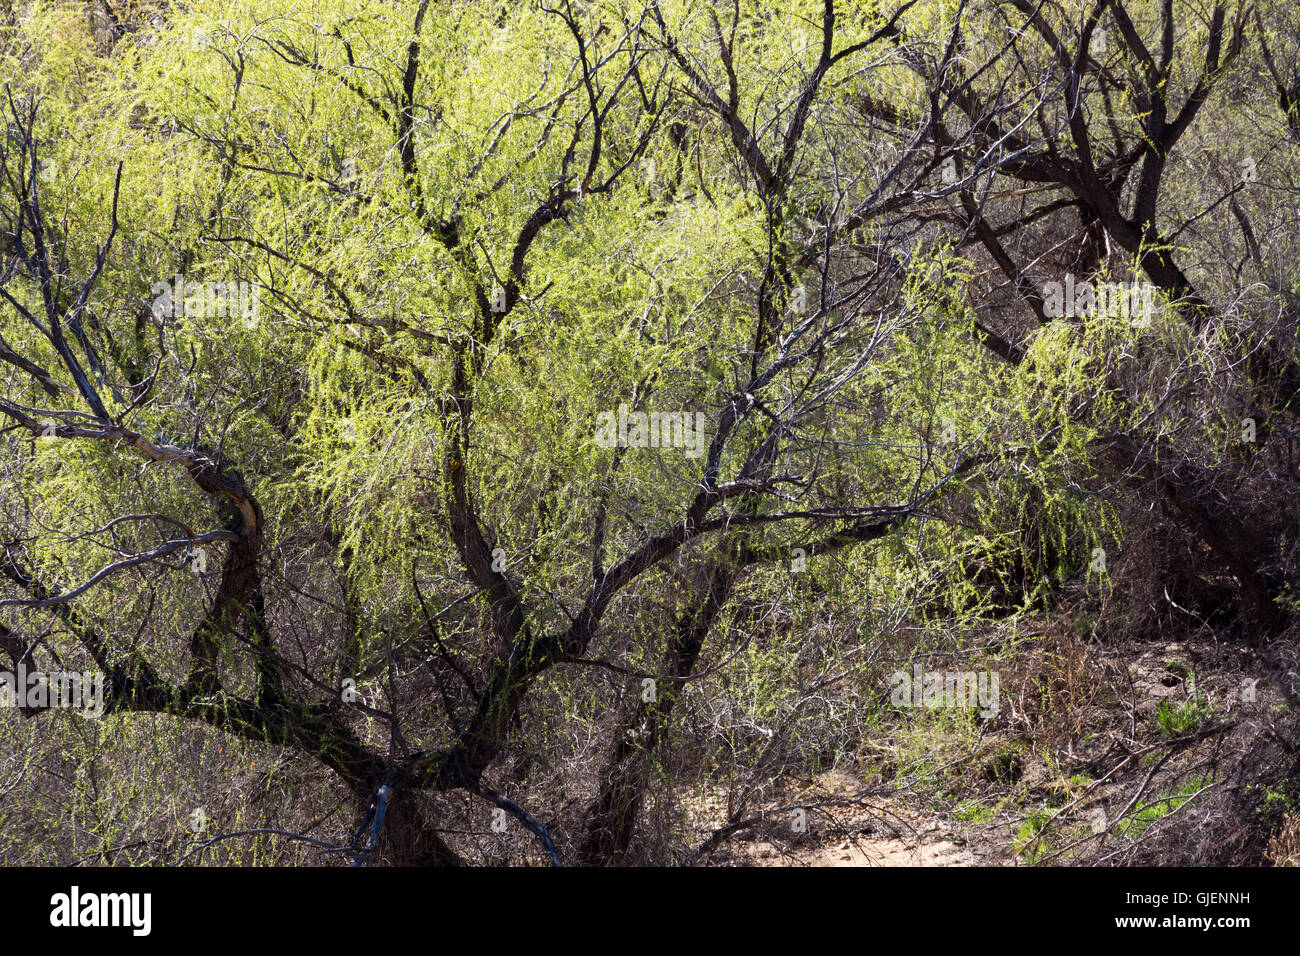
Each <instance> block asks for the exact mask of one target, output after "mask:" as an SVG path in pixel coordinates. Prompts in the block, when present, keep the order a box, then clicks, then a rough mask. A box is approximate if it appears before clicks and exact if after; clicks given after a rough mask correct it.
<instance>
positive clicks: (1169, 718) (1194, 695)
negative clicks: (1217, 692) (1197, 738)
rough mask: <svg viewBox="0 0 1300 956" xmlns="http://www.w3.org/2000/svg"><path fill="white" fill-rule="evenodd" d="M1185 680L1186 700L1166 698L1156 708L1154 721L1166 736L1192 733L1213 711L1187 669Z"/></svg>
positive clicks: (1204, 722)
mask: <svg viewBox="0 0 1300 956" xmlns="http://www.w3.org/2000/svg"><path fill="white" fill-rule="evenodd" d="M1186 680H1187V690H1188V694H1189V696H1188V698H1187V700H1182V701H1177V702H1175V701H1173V700H1170V699H1168V698H1166V699H1165V700H1162V701H1161V702H1160V706H1159V707H1158V708H1156V723H1157V724H1159V725H1160V732H1161V734H1163V735H1164V736H1166V737H1182V736H1183V735H1185V734H1190V733H1194V732H1195V731H1197V730H1199V729H1200V728H1201V727H1203V726H1204V725H1205V724H1206V722H1207V721H1209V719H1210V716H1211V715H1212V714H1213V713H1214V705H1213V704H1211V703H1210V702H1209V701H1207V700H1206V699H1205V695H1204V694H1202V693H1201V692H1200V691H1199V690H1198V689H1197V687H1196V675H1195V674H1194V673H1191V672H1190V671H1189V672H1188V674H1187V678H1186Z"/></svg>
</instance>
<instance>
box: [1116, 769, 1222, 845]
mask: <svg viewBox="0 0 1300 956" xmlns="http://www.w3.org/2000/svg"><path fill="white" fill-rule="evenodd" d="M1209 783H1210V781H1209V780H1208V779H1206V778H1203V777H1197V778H1195V779H1192V780H1189V781H1188V782H1187V783H1185V784H1183V785H1182V786H1181V787H1176V788H1174V789H1173V790H1169V791H1166V792H1165V793H1163V794H1161V795H1160V797H1159V798H1158V799H1157V800H1155V801H1154V802H1152V803H1148V804H1147V805H1146V806H1143V807H1139V808H1138V809H1137V810H1136V811H1134V812H1133V813H1131V814H1130V815H1129V816H1127V817H1125V818H1124V819H1123V820H1122V821H1120V823H1119V824H1118V826H1116V827H1115V832H1116V833H1118V834H1120V835H1121V836H1141V835H1142V834H1143V833H1145V832H1146V830H1147V828H1148V827H1149V826H1151V824H1153V823H1155V822H1156V821H1157V820H1159V819H1161V818H1163V817H1167V816H1169V814H1171V813H1173V812H1174V811H1175V810H1177V809H1178V808H1179V807H1181V806H1182V805H1183V804H1184V803H1186V802H1187V801H1188V800H1190V799H1191V797H1192V795H1193V794H1194V793H1196V792H1197V791H1198V790H1202V789H1204V788H1205V787H1206V786H1208V785H1209Z"/></svg>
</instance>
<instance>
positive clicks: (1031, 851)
mask: <svg viewBox="0 0 1300 956" xmlns="http://www.w3.org/2000/svg"><path fill="white" fill-rule="evenodd" d="M1051 819H1052V812H1051V811H1050V810H1048V809H1047V808H1046V807H1040V808H1038V809H1035V810H1031V811H1029V815H1028V816H1027V817H1026V818H1025V819H1024V821H1023V822H1022V823H1021V824H1020V825H1019V826H1017V827H1016V828H1015V830H1014V831H1013V832H1012V834H1011V846H1012V848H1013V849H1014V850H1015V851H1016V855H1017V856H1023V857H1024V858H1025V859H1026V861H1027V862H1029V863H1037V862H1038V861H1039V860H1041V859H1042V858H1043V857H1044V856H1046V855H1047V853H1048V852H1049V851H1050V849H1051V845H1050V843H1049V842H1048V839H1047V825H1048V823H1049V821H1051Z"/></svg>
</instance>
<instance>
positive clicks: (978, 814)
mask: <svg viewBox="0 0 1300 956" xmlns="http://www.w3.org/2000/svg"><path fill="white" fill-rule="evenodd" d="M952 813H953V816H955V817H956V818H957V819H958V820H965V821H966V822H967V823H988V822H989V821H990V820H992V819H993V817H994V813H993V808H992V807H986V806H985V805H984V804H982V803H980V802H979V801H978V800H963V801H962V802H961V803H959V804H957V806H956V808H954V809H953V811H952Z"/></svg>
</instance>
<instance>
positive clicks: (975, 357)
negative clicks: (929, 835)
mask: <svg viewBox="0 0 1300 956" xmlns="http://www.w3.org/2000/svg"><path fill="white" fill-rule="evenodd" d="M0 76H2V77H3V84H4V101H3V104H2V105H3V112H4V114H5V132H4V138H3V141H2V142H0V368H2V370H3V372H2V374H0V415H2V416H3V420H4V425H5V427H4V430H3V432H0V442H2V446H0V447H3V454H2V456H0V468H3V484H2V485H0V539H2V540H3V543H4V552H3V566H0V572H3V575H2V576H0V650H3V651H4V652H5V654H6V655H7V657H8V658H9V660H10V664H11V669H12V668H16V667H17V666H18V665H19V664H20V663H23V664H24V665H25V666H27V667H28V668H29V669H33V670H34V669H38V668H40V669H44V670H47V671H50V670H58V669H63V670H94V671H98V672H100V673H103V674H104V675H105V676H106V683H107V692H106V701H105V703H106V712H105V714H104V716H103V717H102V718H100V719H99V720H97V721H88V720H86V719H84V718H82V717H80V716H78V715H75V714H71V713H67V712H49V713H39V714H37V712H36V711H35V710H24V711H22V712H21V713H18V712H9V713H6V714H5V715H4V716H3V717H0V726H3V728H4V735H5V742H4V744H3V745H2V746H0V753H3V759H4V761H5V765H6V767H7V768H9V770H10V773H8V774H6V779H7V781H9V783H7V784H6V791H5V793H4V797H3V798H0V799H4V800H5V801H6V802H5V803H3V804H0V806H3V807H4V810H3V813H4V816H5V820H6V826H5V827H4V828H3V831H2V832H0V854H2V855H3V856H4V857H5V858H6V859H12V860H31V861H45V862H48V861H64V862H68V861H74V860H91V861H98V862H131V861H145V860H157V859H162V858H168V859H171V858H175V857H177V856H179V855H181V854H182V853H183V852H184V847H183V846H182V844H181V843H180V842H178V841H181V840H183V839H186V838H188V839H191V840H193V839H194V837H193V834H192V833H187V832H186V831H187V830H190V829H193V822H194V821H193V819H192V818H194V817H195V815H197V814H201V816H199V817H198V819H199V820H200V822H202V823H204V826H214V829H211V830H205V833H206V834H207V837H211V836H212V835H213V834H215V833H217V832H218V830H219V831H222V832H224V833H235V832H236V831H242V830H247V829H254V828H263V829H278V830H281V831H285V835H282V836H276V835H275V834H270V833H261V834H255V835H251V836H232V837H230V839H221V840H218V841H216V842H211V843H205V844H204V845H203V846H201V847H199V848H198V855H197V856H195V857H193V858H194V859H207V860H210V861H217V860H233V861H240V862H261V861H283V860H293V859H296V860H308V859H310V860H319V859H321V857H320V856H319V853H318V851H319V849H320V847H319V846H317V845H315V844H311V843H308V842H305V841H303V840H301V839H298V838H297V837H295V836H293V834H298V835H300V836H302V835H309V836H311V837H312V838H313V839H316V840H319V841H322V842H324V843H327V844H332V845H335V846H340V847H343V846H347V847H351V848H353V849H360V848H362V847H363V846H364V844H365V843H366V841H367V840H368V839H369V838H370V834H371V833H372V831H373V833H374V834H375V836H376V837H377V838H378V839H379V840H380V841H381V843H382V845H381V846H380V847H379V848H378V849H377V850H375V851H374V852H373V853H371V854H370V856H369V857H363V858H366V859H375V860H377V859H381V858H382V859H386V860H390V861H398V862H437V863H485V862H493V861H502V860H513V861H516V862H520V861H523V860H525V859H528V860H543V859H547V858H562V859H563V860H564V861H565V862H583V863H591V864H607V863H612V862H616V861H619V860H623V859H636V860H660V861H683V860H689V859H694V858H695V857H694V855H693V853H694V849H695V846H694V843H695V842H698V841H697V840H696V837H695V836H694V835H693V834H695V833H697V828H696V827H695V825H696V824H697V823H698V822H699V821H698V819H697V818H698V817H700V816H701V815H702V818H703V822H704V823H705V824H706V825H707V826H708V827H709V828H716V827H723V828H725V827H727V826H728V825H731V826H735V827H739V825H741V824H742V823H744V821H746V820H748V819H749V818H751V817H752V816H753V814H755V813H756V812H758V811H760V810H761V809H763V808H764V807H767V806H770V805H771V801H772V800H773V799H774V798H775V795H776V794H778V793H779V791H780V786H781V781H782V780H783V779H785V778H786V777H788V775H790V774H792V773H803V772H811V771H815V770H817V769H819V768H824V767H826V766H830V765H832V764H835V763H836V762H837V761H838V760H839V759H840V758H841V756H842V755H843V754H845V753H850V752H854V753H857V752H859V751H860V749H861V747H862V746H863V742H864V741H870V740H872V739H875V738H876V737H879V736H881V735H884V734H886V733H887V723H888V719H889V717H888V708H889V687H890V685H889V681H888V679H887V676H886V675H887V674H888V673H889V672H890V671H892V670H894V669H895V668H896V666H898V665H897V663H896V662H897V661H900V660H911V659H913V656H914V655H918V654H920V655H923V654H926V653H933V652H937V651H942V652H944V653H956V654H965V655H966V657H965V658H964V659H966V660H967V661H968V662H969V664H968V665H967V666H970V667H976V666H987V665H988V663H989V661H991V660H994V659H995V658H997V656H998V655H999V654H1001V653H1002V652H1003V649H1004V648H1003V645H1002V644H1000V643H999V644H998V646H997V647H994V646H993V644H991V643H990V640H989V639H988V635H989V634H990V633H992V632H991V631H990V628H992V627H994V626H1001V624H1002V623H1005V622H1007V621H1011V622H1013V623H1014V622H1026V621H1031V620H1038V619H1042V618H1049V619H1050V618H1051V617H1052V615H1053V613H1055V612H1056V611H1057V610H1058V609H1059V607H1060V606H1061V602H1062V601H1063V600H1064V599H1065V597H1066V596H1067V595H1070V596H1073V598H1072V599H1077V598H1079V596H1080V595H1084V596H1085V597H1086V599H1087V600H1090V601H1092V602H1093V604H1094V605H1095V608H1096V613H1097V614H1098V615H1100V618H1099V623H1098V624H1097V626H1096V627H1094V628H1093V629H1092V636H1094V637H1097V638H1098V639H1100V640H1103V641H1105V640H1110V641H1114V642H1119V641H1121V640H1130V639H1146V638H1150V637H1152V636H1154V635H1156V634H1159V633H1161V632H1166V633H1169V632H1172V631H1174V630H1178V629H1185V628H1196V629H1199V628H1201V627H1202V626H1204V627H1208V628H1211V629H1212V630H1213V632H1214V633H1215V634H1216V635H1217V636H1218V637H1219V638H1220V639H1222V640H1224V641H1229V642H1240V643H1241V644H1243V645H1244V646H1250V647H1254V648H1255V649H1256V651H1257V652H1258V653H1261V654H1266V653H1268V649H1269V648H1273V649H1276V648H1278V647H1282V646H1290V645H1293V644H1294V638H1295V634H1296V632H1295V630H1294V625H1293V621H1294V617H1295V614H1296V611H1297V607H1298V604H1297V600H1298V599H1297V595H1296V592H1295V583H1296V580H1297V568H1298V566H1300V553H1298V552H1297V529H1298V527H1300V525H1298V523H1297V512H1298V511H1300V497H1298V496H1297V495H1296V488H1297V480H1298V479H1300V471H1298V470H1297V469H1298V468H1300V460H1298V459H1297V451H1298V450H1300V447H1298V446H1297V432H1296V428H1297V416H1298V414H1300V351H1298V350H1297V330H1296V316H1297V301H1298V298H1297V297H1298V293H1297V291H1296V288H1297V286H1296V283H1297V276H1296V275H1295V269H1296V263H1297V262H1300V240H1298V239H1297V236H1298V235H1300V229H1298V228H1297V226H1298V220H1300V184H1297V183H1296V182H1295V179H1294V170H1295V168H1296V159H1297V157H1298V156H1300V115H1298V114H1297V109H1300V12H1297V11H1296V10H1294V9H1293V8H1292V7H1291V6H1289V5H1287V4H1285V3H1281V2H1267V3H1264V2H1261V3H1255V4H1248V3H1229V2H1223V3H1211V2H1199V0H1195V2H1193V0H1177V2H1175V0H1090V2H1078V0H1063V2H1037V0H1005V2H981V3H967V2H965V0H904V2H902V3H897V4H896V3H893V2H892V0H891V2H879V3H877V2H872V3H862V4H843V5H833V4H832V3H831V2H830V0H825V2H813V0H789V2H779V3H766V2H764V3H753V2H747V0H746V2H735V3H716V4H715V3H710V2H705V0H700V2H689V0H688V2H682V0H663V2H655V0H652V2H649V3H646V2H644V0H609V2H605V0H591V2H569V0H557V2H556V3H555V4H553V5H552V4H548V3H541V4H537V3H532V2H513V0H506V2H486V0H483V2H468V3H431V2H430V0H416V2H407V0H395V2H391V3H389V2H385V3H367V4H358V3H356V2H353V0H349V2H323V3H306V2H303V0H257V2H251V0H223V2H221V3H212V2H208V0H199V2H196V3H189V4H183V5H176V6H172V5H168V4H163V3H159V4H154V3H149V2H125V3H113V4H112V5H109V4H108V3H105V2H103V0H94V2H91V3H72V2H60V3H25V2H21V0H0ZM1084 290H1086V291H1084ZM638 415H644V416H646V419H645V421H644V422H640V421H638ZM665 415H667V416H669V417H667V418H665V417H664V416H665ZM652 416H655V417H652ZM620 427H622V428H623V429H624V430H623V431H621V432H620ZM647 432H650V434H649V435H647ZM624 439H625V440H624ZM639 439H640V440H639ZM611 446H612V447H611ZM999 640H1000V639H999ZM1015 645H1016V640H1015V639H1012V640H1011V641H1010V646H1015ZM38 710H39V708H38ZM999 719H1002V720H1006V719H1008V717H1007V716H1006V714H1004V715H1003V716H1002V718H999ZM990 726H996V721H994V722H993V723H992V724H990ZM1292 776H1293V777H1294V774H1293V775H1292ZM909 779H910V778H909ZM1292 783H1294V780H1293V781H1292ZM1249 785H1250V781H1249V780H1244V781H1238V782H1237V783H1236V784H1234V786H1236V787H1237V791H1236V792H1238V793H1241V792H1244V790H1243V789H1242V788H1245V787H1248V786H1249ZM1289 785H1290V784H1288V786H1289ZM914 786H920V784H917V782H916V780H915V779H911V782H910V783H908V785H907V787H908V788H913V787H914ZM381 788H382V790H381ZM699 792H707V793H710V794H715V795H720V796H718V801H719V802H718V803H717V804H716V805H710V806H712V807H713V809H711V810H710V809H708V808H707V807H706V808H705V809H704V810H703V811H701V810H700V808H699V806H698V805H696V804H695V803H693V802H692V800H688V799H687V797H686V795H687V794H688V793H699ZM1288 792H1289V791H1288ZM268 798H270V799H268ZM777 802H780V801H777ZM723 804H725V806H723ZM377 808H378V809H380V810H381V811H382V812H381V813H380V814H378V816H379V817H380V819H378V820H376V815H377V814H376V809H377ZM1242 812H1245V811H1242ZM209 820H211V821H213V822H212V823H211V824H209V823H207V821H209ZM375 823H378V824H382V825H376V826H373V827H372V826H371V825H370V824H375ZM359 824H366V826H364V827H363V829H362V830H358V829H357V828H358V825H359ZM354 831H355V832H354ZM350 840H351V841H352V842H349V841H350ZM326 858H329V857H328V855H327V857H326ZM334 858H342V859H347V858H348V857H347V855H346V854H342V853H340V854H335V857H334Z"/></svg>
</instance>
